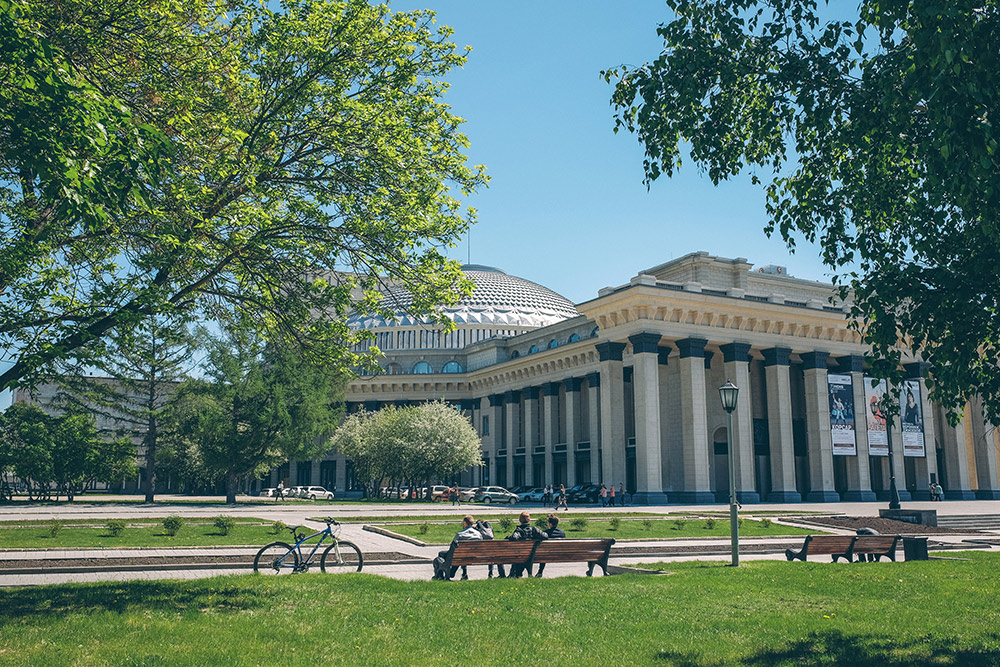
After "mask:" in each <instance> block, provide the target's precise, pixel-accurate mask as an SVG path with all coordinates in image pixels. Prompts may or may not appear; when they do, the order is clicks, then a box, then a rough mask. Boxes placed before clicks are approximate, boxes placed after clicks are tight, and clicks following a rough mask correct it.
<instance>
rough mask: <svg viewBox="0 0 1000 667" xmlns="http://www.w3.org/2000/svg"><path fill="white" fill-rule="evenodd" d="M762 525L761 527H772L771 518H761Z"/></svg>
mask: <svg viewBox="0 0 1000 667" xmlns="http://www.w3.org/2000/svg"><path fill="white" fill-rule="evenodd" d="M760 527H761V528H770V527H771V520H770V519H768V518H763V519H761V520H760Z"/></svg>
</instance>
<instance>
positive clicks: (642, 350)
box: [628, 331, 662, 354]
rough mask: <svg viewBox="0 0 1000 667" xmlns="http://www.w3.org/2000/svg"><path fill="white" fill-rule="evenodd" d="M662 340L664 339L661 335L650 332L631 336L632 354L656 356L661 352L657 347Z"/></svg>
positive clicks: (629, 338)
mask: <svg viewBox="0 0 1000 667" xmlns="http://www.w3.org/2000/svg"><path fill="white" fill-rule="evenodd" d="M660 338H662V336H661V335H660V334H658V333H652V332H649V331H643V332H642V333H637V334H635V335H634V336H629V337H628V340H629V342H630V343H632V354H647V353H648V354H656V353H657V352H658V351H659V350H658V349H657V346H658V345H659V344H660Z"/></svg>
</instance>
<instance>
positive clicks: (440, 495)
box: [431, 484, 451, 500]
mask: <svg viewBox="0 0 1000 667" xmlns="http://www.w3.org/2000/svg"><path fill="white" fill-rule="evenodd" d="M450 488H451V487H450V486H445V485H443V484H436V485H434V486H432V487H431V500H442V499H444V497H445V496H446V495H447V494H446V492H447V491H448V490H449V489H450Z"/></svg>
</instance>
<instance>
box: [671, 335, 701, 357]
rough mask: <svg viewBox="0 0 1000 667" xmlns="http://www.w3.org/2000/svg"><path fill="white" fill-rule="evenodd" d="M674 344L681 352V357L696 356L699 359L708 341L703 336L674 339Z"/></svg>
mask: <svg viewBox="0 0 1000 667" xmlns="http://www.w3.org/2000/svg"><path fill="white" fill-rule="evenodd" d="M674 344H675V345H676V346H677V350H678V351H679V352H680V353H681V359H687V358H688V357H698V358H699V359H700V358H702V357H704V356H705V346H706V345H708V341H707V340H705V339H704V338H683V339H681V340H678V341H675V343H674Z"/></svg>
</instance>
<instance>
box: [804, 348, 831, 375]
mask: <svg viewBox="0 0 1000 667" xmlns="http://www.w3.org/2000/svg"><path fill="white" fill-rule="evenodd" d="M800 356H801V357H802V364H803V365H804V366H805V367H806V368H807V369H813V368H815V369H818V370H821V371H825V370H826V360H827V359H828V358H829V357H830V353H829V352H822V351H820V350H814V351H812V352H806V353H805V354H802V355H800Z"/></svg>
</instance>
